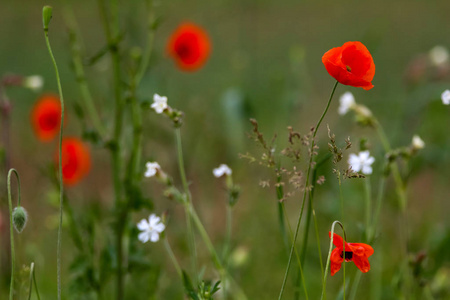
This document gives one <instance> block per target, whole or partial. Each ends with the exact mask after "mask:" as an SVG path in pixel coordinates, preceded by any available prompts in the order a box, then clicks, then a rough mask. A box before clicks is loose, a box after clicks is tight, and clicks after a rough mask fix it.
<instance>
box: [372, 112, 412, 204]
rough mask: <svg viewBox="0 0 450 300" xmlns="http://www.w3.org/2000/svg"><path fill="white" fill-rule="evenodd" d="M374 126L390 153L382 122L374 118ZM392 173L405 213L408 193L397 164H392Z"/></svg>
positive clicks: (387, 151)
mask: <svg viewBox="0 0 450 300" xmlns="http://www.w3.org/2000/svg"><path fill="white" fill-rule="evenodd" d="M374 125H375V129H376V131H377V133H378V136H379V138H380V140H381V143H382V144H383V148H384V151H385V152H386V153H389V152H390V151H391V150H392V149H391V145H390V144H389V140H388V138H387V136H386V133H385V132H384V130H383V127H381V124H380V122H378V120H377V119H375V117H374ZM391 171H392V176H393V177H394V181H395V185H396V190H397V194H398V197H399V204H400V208H401V210H402V212H403V211H405V209H406V191H405V185H404V183H403V180H402V177H401V175H400V171H399V168H398V165H397V163H392V164H391Z"/></svg>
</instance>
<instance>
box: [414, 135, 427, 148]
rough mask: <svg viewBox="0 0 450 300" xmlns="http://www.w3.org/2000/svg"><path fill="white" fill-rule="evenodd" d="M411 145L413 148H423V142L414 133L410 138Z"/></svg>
mask: <svg viewBox="0 0 450 300" xmlns="http://www.w3.org/2000/svg"><path fill="white" fill-rule="evenodd" d="M412 146H413V147H414V148H415V149H423V148H424V147H425V142H424V141H423V140H422V139H421V138H420V136H418V135H414V136H413V139H412Z"/></svg>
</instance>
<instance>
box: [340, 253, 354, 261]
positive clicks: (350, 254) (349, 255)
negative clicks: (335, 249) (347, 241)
mask: <svg viewBox="0 0 450 300" xmlns="http://www.w3.org/2000/svg"><path fill="white" fill-rule="evenodd" d="M344 253H345V254H344ZM344 257H345V260H346V261H349V260H351V259H352V258H353V252H351V251H345V252H344V251H342V253H341V258H344Z"/></svg>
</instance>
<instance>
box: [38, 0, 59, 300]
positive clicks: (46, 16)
mask: <svg viewBox="0 0 450 300" xmlns="http://www.w3.org/2000/svg"><path fill="white" fill-rule="evenodd" d="M42 15H43V25H44V36H45V43H46V44H47V49H48V53H49V54H50V58H51V60H52V63H53V67H54V68H55V75H56V82H57V84H58V92H59V101H60V102H61V120H60V127H59V150H58V153H59V155H58V160H59V161H58V165H59V172H58V173H59V174H58V175H59V225H58V241H57V250H56V253H57V254H56V268H57V281H58V284H57V285H58V300H60V299H61V290H62V286H61V251H62V249H61V244H62V221H63V199H64V183H63V174H62V138H63V128H64V97H63V92H62V87H61V79H60V77H59V71H58V65H57V64H56V60H55V57H54V56H53V52H52V48H51V46H50V41H49V38H48V25H49V23H50V19H51V18H52V8H51V7H50V6H44V8H43V9H42Z"/></svg>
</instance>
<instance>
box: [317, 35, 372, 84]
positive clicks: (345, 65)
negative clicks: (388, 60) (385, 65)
mask: <svg viewBox="0 0 450 300" xmlns="http://www.w3.org/2000/svg"><path fill="white" fill-rule="evenodd" d="M322 62H323V64H324V65H325V69H327V71H328V73H329V74H330V75H331V76H332V77H333V78H334V79H336V80H337V81H338V82H339V83H342V84H344V85H350V86H354V87H362V88H363V89H365V90H370V89H371V88H373V84H372V79H373V76H374V75H375V63H374V62H373V58H372V55H371V54H370V52H369V50H367V48H366V46H364V45H363V44H362V43H360V42H347V43H345V44H344V45H342V47H337V48H333V49H331V50H329V51H328V52H326V53H325V54H324V55H323V56H322Z"/></svg>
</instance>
